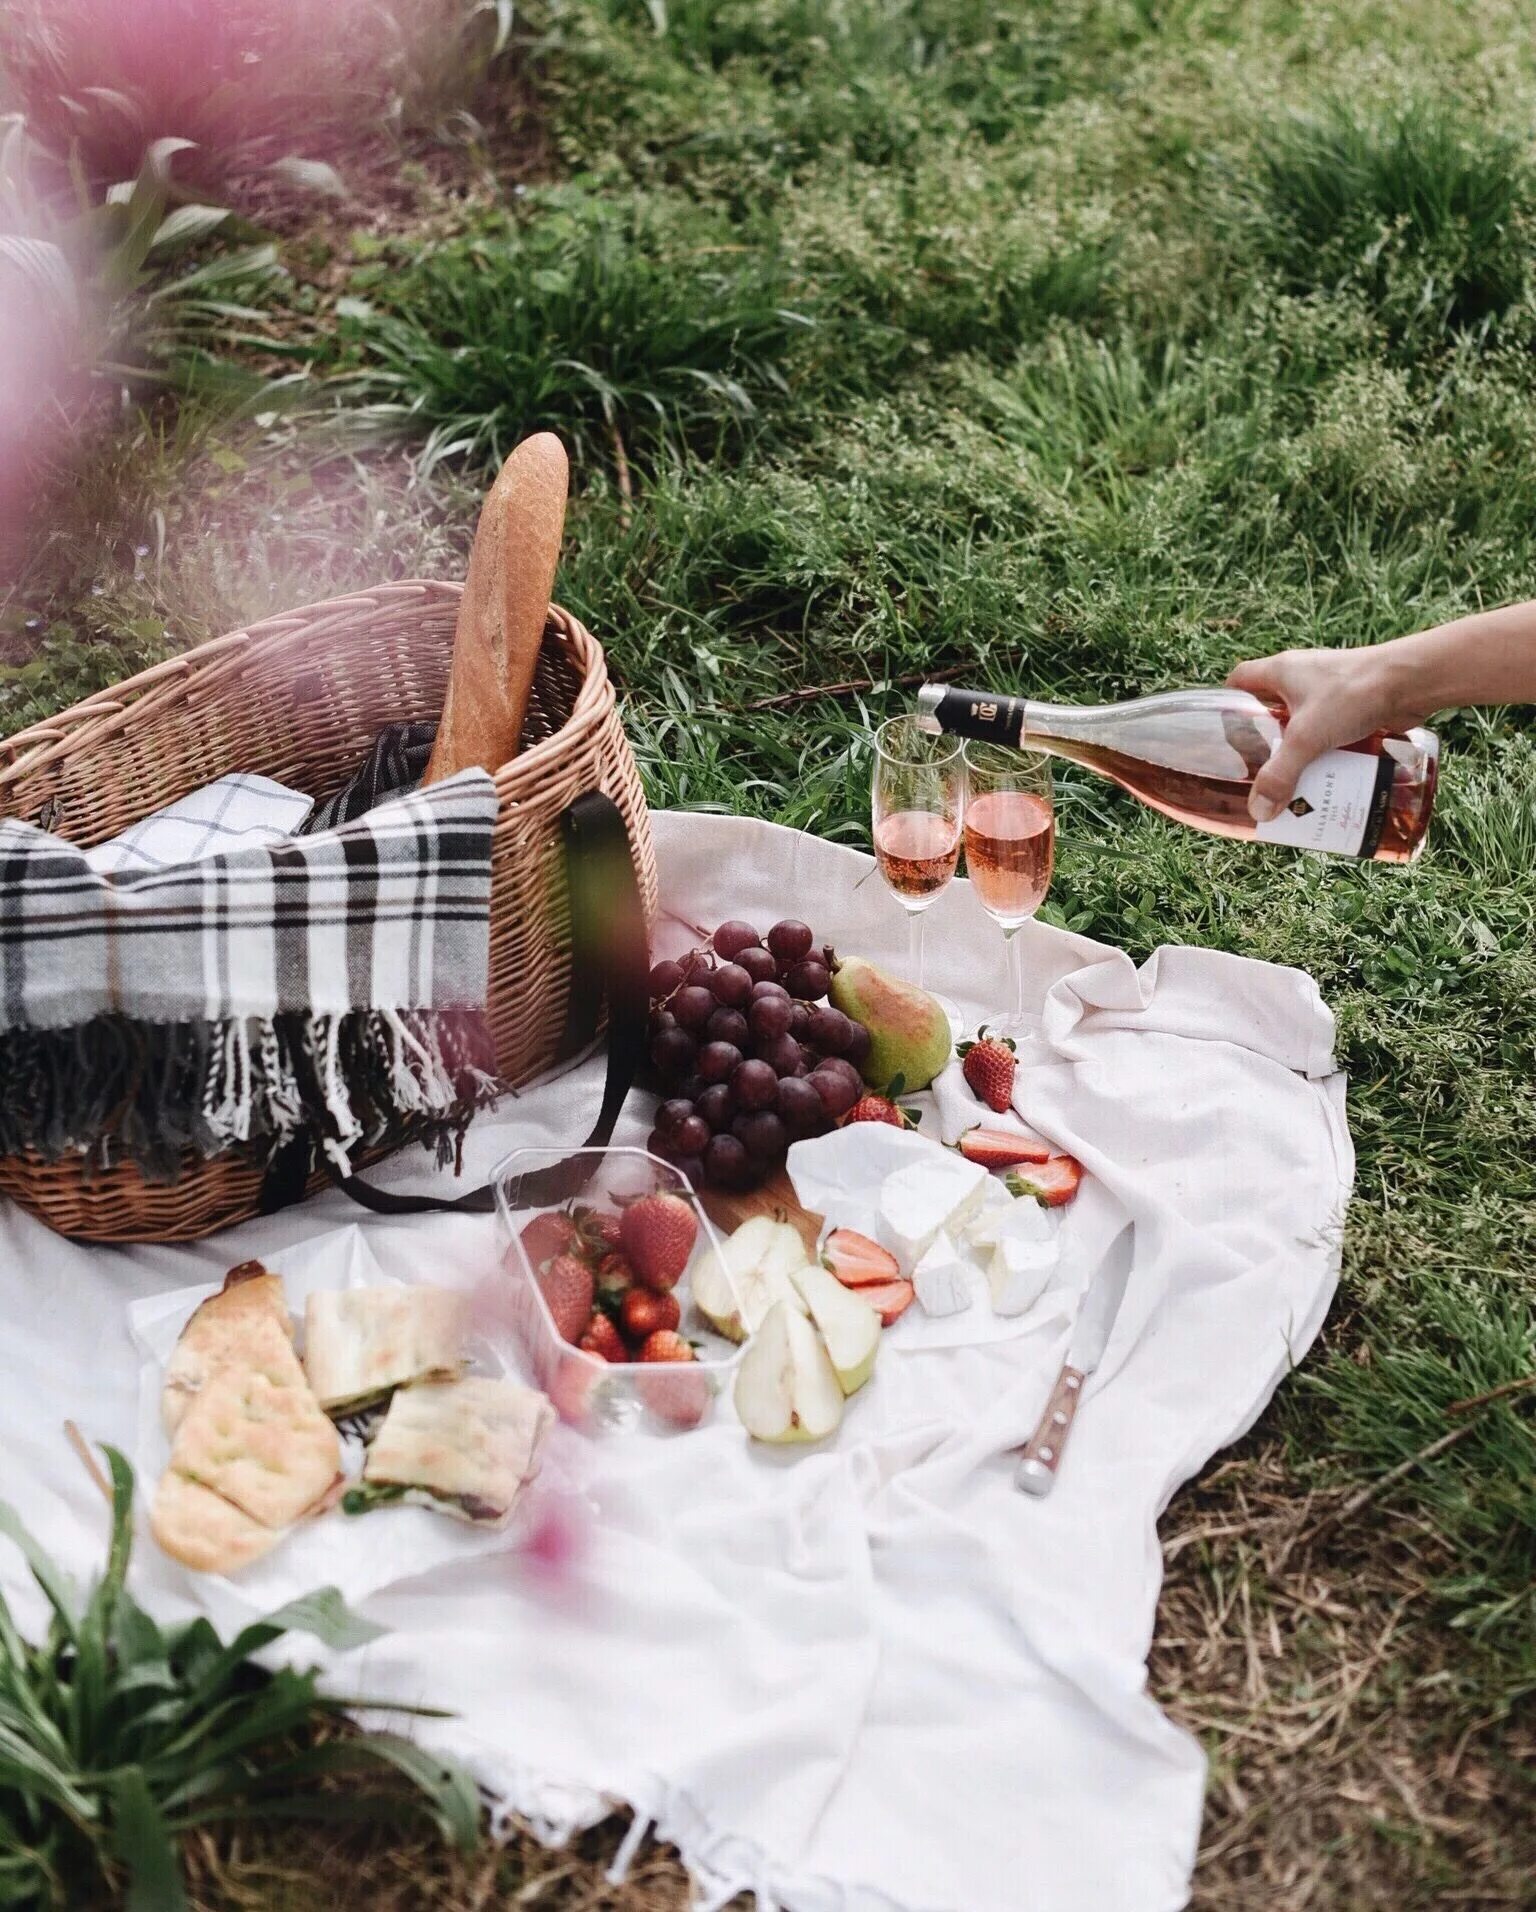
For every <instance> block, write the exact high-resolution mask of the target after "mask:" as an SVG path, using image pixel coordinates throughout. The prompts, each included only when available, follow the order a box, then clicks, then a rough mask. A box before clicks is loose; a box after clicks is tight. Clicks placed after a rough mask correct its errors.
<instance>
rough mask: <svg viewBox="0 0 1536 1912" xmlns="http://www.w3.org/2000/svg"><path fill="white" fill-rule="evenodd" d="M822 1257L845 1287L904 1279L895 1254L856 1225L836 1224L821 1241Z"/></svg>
mask: <svg viewBox="0 0 1536 1912" xmlns="http://www.w3.org/2000/svg"><path fill="white" fill-rule="evenodd" d="M821 1259H822V1263H823V1265H824V1266H825V1267H827V1268H829V1269H830V1270H831V1272H832V1273H833V1274H834V1275H836V1276H837V1278H838V1280H839V1281H840V1282H841V1283H842V1284H843V1286H844V1287H845V1288H868V1287H871V1286H873V1285H875V1284H877V1283H879V1282H882V1281H899V1280H900V1279H901V1263H900V1262H899V1261H897V1259H896V1257H895V1256H894V1255H893V1254H891V1253H890V1251H889V1250H888V1249H885V1248H882V1247H881V1246H880V1244H879V1242H877V1241H871V1240H870V1239H869V1237H868V1235H861V1234H859V1233H858V1231H857V1230H856V1229H853V1228H834V1229H833V1230H832V1233H831V1234H830V1235H828V1237H827V1239H826V1240H825V1241H824V1242H823V1243H822V1244H821Z"/></svg>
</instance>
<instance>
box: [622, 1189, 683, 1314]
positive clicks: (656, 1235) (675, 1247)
mask: <svg viewBox="0 0 1536 1912" xmlns="http://www.w3.org/2000/svg"><path fill="white" fill-rule="evenodd" d="M698 1233H699V1218H698V1216H697V1215H695V1214H694V1212H693V1210H692V1209H691V1208H690V1207H689V1206H688V1204H687V1202H685V1201H684V1200H683V1198H682V1197H681V1196H680V1195H642V1196H641V1197H640V1199H639V1201H637V1202H631V1203H630V1205H629V1207H628V1208H626V1209H625V1211H624V1218H623V1220H622V1221H621V1223H620V1224H619V1244H620V1246H621V1247H622V1248H623V1250H624V1253H625V1254H626V1255H628V1257H629V1264H630V1266H631V1267H632V1268H633V1269H634V1271H635V1279H636V1281H638V1282H641V1283H642V1284H643V1285H644V1286H645V1287H647V1288H654V1289H656V1290H657V1291H658V1292H660V1293H664V1292H665V1291H666V1290H667V1289H669V1288H674V1287H676V1285H677V1282H678V1278H679V1276H680V1275H681V1274H682V1272H683V1270H684V1269H685V1268H686V1267H687V1266H688V1257H689V1256H690V1255H691V1254H692V1253H693V1244H694V1242H695V1241H696V1240H697V1239H698Z"/></svg>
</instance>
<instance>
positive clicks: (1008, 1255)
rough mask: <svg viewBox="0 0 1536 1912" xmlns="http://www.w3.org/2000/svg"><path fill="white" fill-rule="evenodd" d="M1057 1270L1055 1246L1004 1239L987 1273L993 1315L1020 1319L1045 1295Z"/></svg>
mask: <svg viewBox="0 0 1536 1912" xmlns="http://www.w3.org/2000/svg"><path fill="white" fill-rule="evenodd" d="M1055 1266H1056V1247H1055V1244H1054V1243H1053V1242H1046V1241H1019V1240H1017V1239H1016V1238H1015V1237H1013V1236H1009V1235H1005V1236H1004V1237H1003V1239H1002V1240H1001V1241H1000V1242H999V1243H998V1244H997V1246H996V1248H994V1249H993V1250H992V1261H991V1265H990V1266H989V1267H988V1269H987V1285H988V1287H989V1288H990V1289H991V1291H992V1312H993V1313H994V1314H1000V1315H1021V1314H1025V1313H1027V1312H1028V1310H1029V1309H1031V1308H1032V1307H1034V1305H1035V1303H1036V1302H1037V1301H1038V1300H1039V1299H1040V1297H1041V1295H1043V1294H1044V1293H1045V1290H1046V1287H1047V1285H1048V1284H1049V1282H1050V1279H1051V1274H1052V1271H1053V1270H1054V1269H1055Z"/></svg>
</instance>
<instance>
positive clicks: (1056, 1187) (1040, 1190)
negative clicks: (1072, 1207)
mask: <svg viewBox="0 0 1536 1912" xmlns="http://www.w3.org/2000/svg"><path fill="white" fill-rule="evenodd" d="M1004 1179H1005V1180H1006V1182H1007V1184H1008V1192H1009V1194H1010V1195H1033V1196H1034V1198H1035V1200H1036V1201H1037V1202H1040V1203H1042V1204H1043V1205H1044V1206H1045V1207H1046V1208H1060V1207H1061V1205H1062V1203H1063V1202H1070V1201H1071V1199H1072V1197H1073V1196H1074V1195H1075V1194H1076V1193H1077V1185H1078V1183H1079V1182H1080V1181H1081V1180H1082V1179H1083V1165H1082V1163H1081V1162H1079V1161H1076V1160H1075V1159H1074V1158H1073V1157H1072V1156H1070V1155H1053V1156H1052V1157H1051V1158H1050V1160H1049V1161H1047V1162H1041V1163H1040V1164H1039V1165H1038V1166H1036V1167H1031V1168H1015V1169H1010V1170H1009V1171H1008V1174H1007V1176H1006V1177H1005V1178H1004Z"/></svg>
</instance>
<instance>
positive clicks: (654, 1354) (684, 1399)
mask: <svg viewBox="0 0 1536 1912" xmlns="http://www.w3.org/2000/svg"><path fill="white" fill-rule="evenodd" d="M637 1358H638V1359H639V1360H640V1362H641V1363H642V1364H643V1365H644V1366H646V1367H650V1368H659V1369H660V1370H661V1372H659V1373H651V1374H643V1373H642V1374H641V1376H640V1378H639V1393H640V1399H641V1400H642V1401H644V1403H645V1405H646V1406H647V1407H648V1408H649V1409H650V1410H651V1412H652V1413H653V1414H654V1415H655V1416H656V1418H657V1420H659V1421H665V1422H666V1423H667V1425H668V1426H669V1427H697V1426H698V1424H699V1422H700V1421H702V1420H703V1418H704V1416H705V1415H706V1414H707V1413H708V1412H709V1399H710V1394H709V1376H708V1375H707V1374H705V1373H704V1372H703V1371H702V1370H701V1369H699V1368H697V1367H694V1368H693V1371H692V1373H680V1372H679V1371H678V1370H679V1368H681V1367H682V1366H683V1365H684V1364H690V1365H691V1364H692V1363H693V1362H694V1360H695V1358H696V1357H695V1355H694V1352H693V1349H692V1348H690V1347H689V1345H688V1343H687V1342H686V1341H685V1340H684V1339H683V1337H682V1336H681V1335H680V1334H675V1333H673V1332H672V1331H671V1330H670V1329H666V1328H664V1329H662V1331H661V1332H660V1333H659V1334H653V1335H648V1336H647V1337H646V1340H645V1342H644V1344H643V1345H642V1347H641V1349H640V1353H639V1356H638V1357H637Z"/></svg>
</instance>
